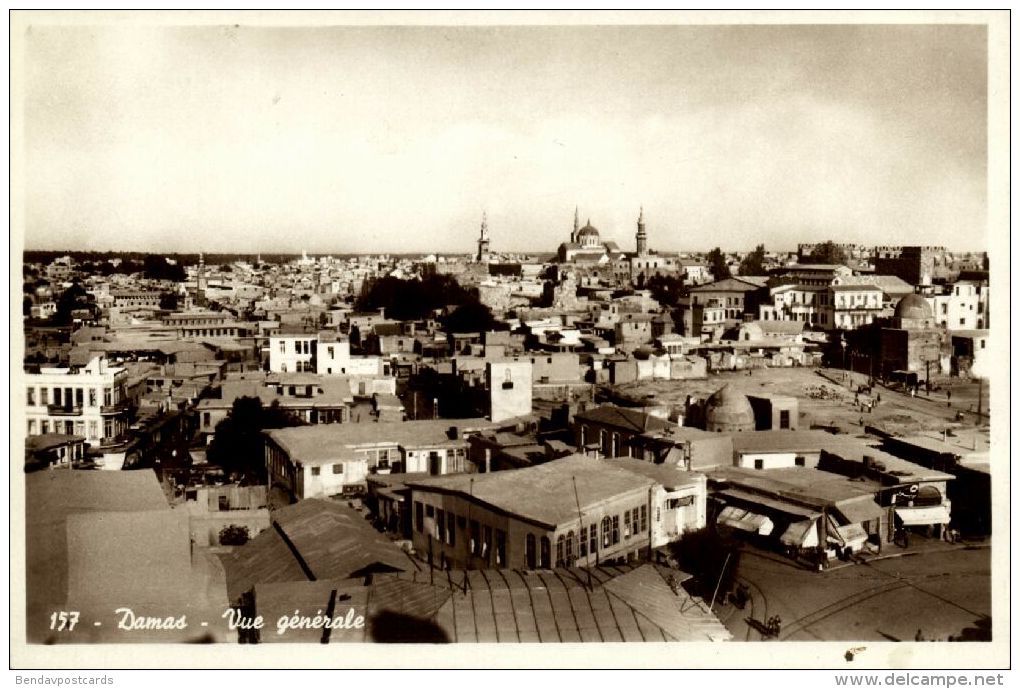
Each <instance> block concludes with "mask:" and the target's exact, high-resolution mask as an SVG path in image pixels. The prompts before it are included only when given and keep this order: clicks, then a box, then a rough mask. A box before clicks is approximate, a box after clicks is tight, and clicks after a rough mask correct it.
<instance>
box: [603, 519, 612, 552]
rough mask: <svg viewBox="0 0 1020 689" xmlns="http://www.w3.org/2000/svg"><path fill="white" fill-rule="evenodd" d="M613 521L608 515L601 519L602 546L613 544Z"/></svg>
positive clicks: (606, 546)
mask: <svg viewBox="0 0 1020 689" xmlns="http://www.w3.org/2000/svg"><path fill="white" fill-rule="evenodd" d="M612 529H613V522H612V520H611V519H610V518H609V517H604V518H603V519H602V547H603V548H608V547H609V546H611V545H612V544H613V531H612Z"/></svg>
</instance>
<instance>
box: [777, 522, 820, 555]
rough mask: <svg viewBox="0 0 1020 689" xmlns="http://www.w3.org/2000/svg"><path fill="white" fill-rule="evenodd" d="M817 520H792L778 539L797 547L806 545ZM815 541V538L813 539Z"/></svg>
mask: <svg viewBox="0 0 1020 689" xmlns="http://www.w3.org/2000/svg"><path fill="white" fill-rule="evenodd" d="M816 524H817V522H815V521H814V520H812V519H805V520H804V521H799V522H793V523H792V524H790V525H789V526H788V527H786V531H784V532H783V535H782V536H780V537H779V541H780V542H781V543H784V544H785V545H792V546H796V547H798V548H803V547H806V543H805V542H806V541H807V540H808V536H810V535H811V534H812V533H813V532H814V530H815V528H816ZM815 542H816V543H817V539H815Z"/></svg>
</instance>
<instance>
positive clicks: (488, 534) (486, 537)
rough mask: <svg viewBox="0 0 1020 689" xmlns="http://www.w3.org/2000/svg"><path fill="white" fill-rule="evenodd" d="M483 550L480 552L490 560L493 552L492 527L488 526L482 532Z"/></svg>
mask: <svg viewBox="0 0 1020 689" xmlns="http://www.w3.org/2000/svg"><path fill="white" fill-rule="evenodd" d="M482 535H483V537H482V552H481V553H480V554H481V556H482V558H484V559H485V560H486V561H488V560H489V554H490V553H491V552H492V527H491V526H486V527H484V530H483V532H482Z"/></svg>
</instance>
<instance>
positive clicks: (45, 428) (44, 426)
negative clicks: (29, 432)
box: [39, 421, 50, 435]
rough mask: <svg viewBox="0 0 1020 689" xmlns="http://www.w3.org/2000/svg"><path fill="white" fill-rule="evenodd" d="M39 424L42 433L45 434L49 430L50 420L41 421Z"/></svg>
mask: <svg viewBox="0 0 1020 689" xmlns="http://www.w3.org/2000/svg"><path fill="white" fill-rule="evenodd" d="M39 426H40V429H41V431H42V434H43V435H46V434H47V433H49V432H50V422H49V421H43V422H42V423H40V424H39Z"/></svg>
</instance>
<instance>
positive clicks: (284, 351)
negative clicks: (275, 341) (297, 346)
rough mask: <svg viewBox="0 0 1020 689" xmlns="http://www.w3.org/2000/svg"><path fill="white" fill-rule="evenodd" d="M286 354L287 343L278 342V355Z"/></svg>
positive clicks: (284, 341)
mask: <svg viewBox="0 0 1020 689" xmlns="http://www.w3.org/2000/svg"><path fill="white" fill-rule="evenodd" d="M286 353H287V341H286V340H280V354H286Z"/></svg>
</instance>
